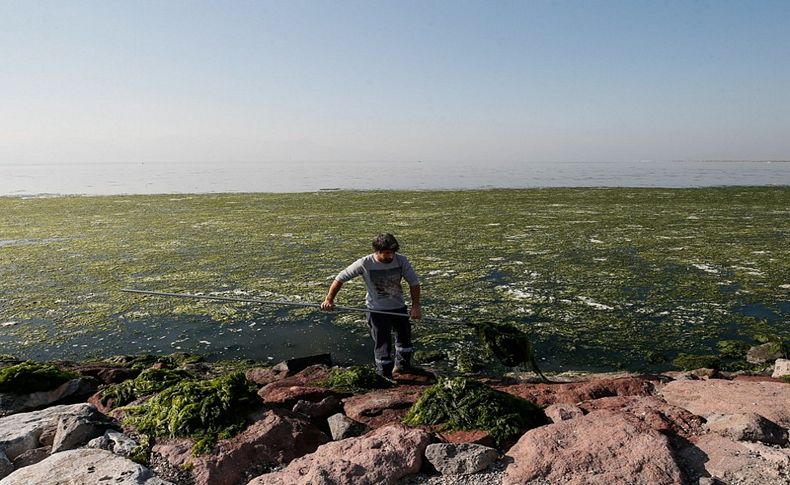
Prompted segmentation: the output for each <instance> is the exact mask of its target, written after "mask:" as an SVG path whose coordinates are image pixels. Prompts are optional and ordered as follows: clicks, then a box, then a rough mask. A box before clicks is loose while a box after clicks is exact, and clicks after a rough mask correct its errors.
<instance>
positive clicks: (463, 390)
mask: <svg viewBox="0 0 790 485" xmlns="http://www.w3.org/2000/svg"><path fill="white" fill-rule="evenodd" d="M403 422H404V423H405V424H408V425H411V426H419V425H438V426H439V427H440V429H441V430H443V431H456V430H462V431H469V430H476V429H480V430H485V431H487V432H489V433H490V434H491V436H492V437H493V438H494V439H495V440H496V442H497V443H498V444H502V443H505V442H507V441H510V440H512V439H515V438H518V437H519V436H520V435H521V434H522V433H524V431H526V430H528V429H532V428H535V427H537V426H542V425H544V424H547V423H548V419H547V418H546V415H545V414H544V413H543V410H542V409H541V408H540V407H538V406H537V405H535V404H533V403H532V402H530V401H527V400H526V399H522V398H520V397H517V396H513V395H511V394H507V393H504V392H502V391H497V390H495V389H492V388H490V387H488V386H486V385H485V384H482V383H480V382H477V381H474V380H471V379H466V378H463V377H455V378H451V379H441V380H440V381H439V382H438V383H437V384H435V385H434V386H432V387H430V388H429V389H428V390H426V391H425V392H424V393H423V394H422V396H421V397H420V399H418V400H417V402H416V403H414V405H413V406H412V408H411V409H410V410H409V412H408V413H407V414H406V417H405V418H404V420H403Z"/></svg>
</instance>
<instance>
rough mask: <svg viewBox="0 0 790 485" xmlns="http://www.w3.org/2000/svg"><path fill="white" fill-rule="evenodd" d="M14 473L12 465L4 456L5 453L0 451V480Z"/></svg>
mask: <svg viewBox="0 0 790 485" xmlns="http://www.w3.org/2000/svg"><path fill="white" fill-rule="evenodd" d="M12 471H14V464H13V463H11V460H9V459H8V457H7V456H5V453H3V452H2V451H0V478H3V477H5V476H7V475H8V474H9V473H11V472H12Z"/></svg>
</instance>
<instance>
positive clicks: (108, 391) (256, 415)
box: [0, 355, 790, 485]
mask: <svg viewBox="0 0 790 485" xmlns="http://www.w3.org/2000/svg"><path fill="white" fill-rule="evenodd" d="M788 364H790V361H787V360H784V359H778V360H777V361H776V362H775V363H774V366H773V369H772V370H773V373H772V374H770V373H769V374H759V375H749V374H747V373H724V372H718V371H716V370H713V369H697V370H694V371H686V372H668V373H664V374H657V375H642V374H593V375H584V376H575V377H570V376H563V375H555V376H551V377H550V378H551V381H552V382H549V383H546V382H540V381H539V380H538V379H535V378H532V377H530V376H509V377H507V378H491V377H485V378H484V377H477V378H471V377H468V378H463V377H460V378H459V377H456V378H453V379H450V378H437V377H436V376H435V375H433V374H432V373H430V372H425V371H423V372H415V373H403V374H400V375H396V376H395V377H396V384H395V385H391V384H390V383H382V382H380V381H376V380H375V379H373V378H371V377H370V376H369V375H367V374H365V373H364V372H362V371H360V370H355V369H339V368H336V367H332V366H331V362H329V361H328V356H319V358H318V359H317V360H315V361H311V360H310V359H295V360H293V361H287V362H283V363H281V364H278V365H276V366H274V367H258V366H256V365H254V364H253V363H235V364H233V363H215V364H208V363H205V362H202V361H201V360H200V359H199V358H197V357H195V356H187V355H174V356H169V357H164V358H154V357H147V356H140V357H125V358H115V359H110V360H107V361H102V362H94V363H82V364H77V363H68V362H57V363H51V364H41V363H30V362H28V363H20V362H17V361H12V360H7V361H3V362H2V363H0V416H2V417H0V485H11V484H14V485H17V484H19V485H21V484H25V485H27V484H55V483H57V484H94V483H95V484H100V483H123V484H146V485H160V484H168V483H171V484H176V485H192V484H200V485H204V484H205V485H209V484H210V485H237V484H255V485H262V484H266V485H276V484H282V485H294V484H311V485H316V484H371V485H372V484H402V485H404V484H437V485H438V484H500V483H501V484H508V485H509V484H539V485H540V484H611V483H633V484H648V483H649V484H698V483H699V484H717V483H720V484H761V485H762V484H787V483H790V447H788V428H789V427H790V383H788V378H787V375H789V374H790V366H789V365H788ZM530 403H531V404H530ZM527 414H528V416H527ZM405 423H408V424H405ZM469 423H476V424H474V426H478V428H475V427H474V426H473V425H471V424H469Z"/></svg>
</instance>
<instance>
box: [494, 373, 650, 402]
mask: <svg viewBox="0 0 790 485" xmlns="http://www.w3.org/2000/svg"><path fill="white" fill-rule="evenodd" d="M664 379H665V378H662V377H659V376H627V377H603V378H593V379H590V380H585V381H579V382H566V383H558V384H553V383H552V384H544V383H539V384H537V383H523V384H512V385H503V386H495V387H496V388H497V389H499V390H500V391H504V392H507V393H510V394H513V395H515V396H518V397H521V398H524V399H526V400H528V401H532V402H534V403H535V404H539V405H541V406H548V405H549V404H557V403H565V404H577V403H579V402H582V401H587V400H590V399H600V398H602V397H609V396H651V395H653V394H655V392H656V390H657V388H659V387H660V386H661V385H662V382H663V380H664Z"/></svg>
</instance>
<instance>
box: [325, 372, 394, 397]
mask: <svg viewBox="0 0 790 485" xmlns="http://www.w3.org/2000/svg"><path fill="white" fill-rule="evenodd" d="M321 384H322V385H323V386H324V387H328V388H330V389H335V390H337V391H341V392H351V393H354V394H358V393H362V392H366V391H369V390H371V389H386V388H388V387H392V384H390V383H389V382H388V381H387V380H386V379H384V378H383V377H381V376H380V375H378V374H376V371H375V370H373V369H372V368H371V367H366V366H354V367H350V368H348V369H332V372H330V373H329V377H327V379H326V380H325V381H324V382H322V383H321Z"/></svg>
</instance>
